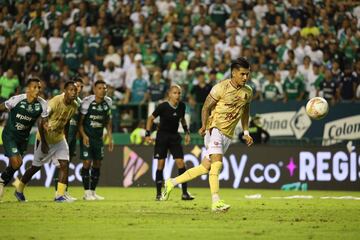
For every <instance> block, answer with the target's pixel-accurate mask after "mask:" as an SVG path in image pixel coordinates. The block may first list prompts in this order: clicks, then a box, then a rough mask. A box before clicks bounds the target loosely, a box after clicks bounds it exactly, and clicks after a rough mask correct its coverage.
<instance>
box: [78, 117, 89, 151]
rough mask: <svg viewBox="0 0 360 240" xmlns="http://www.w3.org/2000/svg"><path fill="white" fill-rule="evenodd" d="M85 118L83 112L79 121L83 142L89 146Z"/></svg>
mask: <svg viewBox="0 0 360 240" xmlns="http://www.w3.org/2000/svg"><path fill="white" fill-rule="evenodd" d="M84 118H85V116H84V115H83V114H81V115H80V121H79V132H80V135H81V137H82V139H83V143H84V145H85V146H87V147H88V146H89V137H88V136H87V135H86V133H85V130H84Z"/></svg>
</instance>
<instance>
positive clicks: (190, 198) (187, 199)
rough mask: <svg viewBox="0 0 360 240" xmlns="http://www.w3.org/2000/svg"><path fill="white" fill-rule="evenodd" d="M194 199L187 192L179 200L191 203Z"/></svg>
mask: <svg viewBox="0 0 360 240" xmlns="http://www.w3.org/2000/svg"><path fill="white" fill-rule="evenodd" d="M194 199H195V198H194V197H193V196H192V195H191V194H190V193H188V192H187V193H185V194H183V195H182V196H181V200H184V201H191V200H194Z"/></svg>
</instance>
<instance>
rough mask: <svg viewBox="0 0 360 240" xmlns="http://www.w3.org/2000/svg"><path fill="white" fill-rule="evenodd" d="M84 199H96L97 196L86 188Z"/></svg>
mask: <svg viewBox="0 0 360 240" xmlns="http://www.w3.org/2000/svg"><path fill="white" fill-rule="evenodd" d="M83 199H84V200H86V201H94V200H96V198H95V197H94V196H93V194H92V191H91V190H85V194H84V196H83Z"/></svg>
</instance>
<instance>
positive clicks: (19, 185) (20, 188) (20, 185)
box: [14, 179, 25, 193]
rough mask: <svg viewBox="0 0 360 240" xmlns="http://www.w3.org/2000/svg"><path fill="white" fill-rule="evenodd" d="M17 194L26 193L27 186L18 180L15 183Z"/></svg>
mask: <svg viewBox="0 0 360 240" xmlns="http://www.w3.org/2000/svg"><path fill="white" fill-rule="evenodd" d="M14 186H15V188H16V191H17V192H21V193H22V192H24V188H25V184H24V183H23V182H22V181H21V180H20V179H18V180H16V181H15V183H14Z"/></svg>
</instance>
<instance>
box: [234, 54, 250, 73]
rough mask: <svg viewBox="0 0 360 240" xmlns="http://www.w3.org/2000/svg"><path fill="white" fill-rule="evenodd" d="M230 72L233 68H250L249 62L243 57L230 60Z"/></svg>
mask: <svg viewBox="0 0 360 240" xmlns="http://www.w3.org/2000/svg"><path fill="white" fill-rule="evenodd" d="M230 68H231V73H232V72H233V70H234V69H239V68H250V63H249V61H248V60H247V59H246V58H244V57H239V58H237V59H236V60H233V61H232V62H231V66H230Z"/></svg>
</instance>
